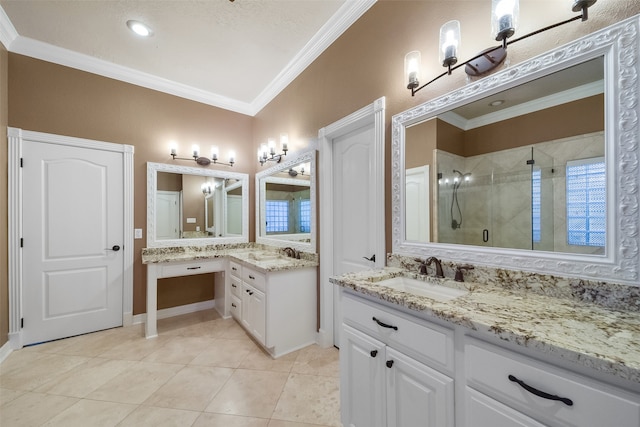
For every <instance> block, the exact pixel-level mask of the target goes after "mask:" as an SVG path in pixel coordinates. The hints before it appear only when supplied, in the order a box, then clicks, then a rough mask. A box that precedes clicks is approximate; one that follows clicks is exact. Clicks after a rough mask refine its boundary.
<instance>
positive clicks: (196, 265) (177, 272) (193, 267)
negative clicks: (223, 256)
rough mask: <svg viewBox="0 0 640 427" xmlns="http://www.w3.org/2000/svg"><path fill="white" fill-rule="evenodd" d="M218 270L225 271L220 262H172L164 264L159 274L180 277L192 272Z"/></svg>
mask: <svg viewBox="0 0 640 427" xmlns="http://www.w3.org/2000/svg"><path fill="white" fill-rule="evenodd" d="M216 271H224V268H222V265H221V263H220V262H216V261H214V262H211V261H205V262H187V263H171V264H167V265H163V266H162V269H161V271H160V274H159V275H158V278H161V277H178V276H190V275H192V274H203V273H214V272H216Z"/></svg>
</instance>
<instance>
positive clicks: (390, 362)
mask: <svg viewBox="0 0 640 427" xmlns="http://www.w3.org/2000/svg"><path fill="white" fill-rule="evenodd" d="M392 366H393V360H387V368H390V367H392Z"/></svg>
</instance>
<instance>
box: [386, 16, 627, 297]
mask: <svg viewBox="0 0 640 427" xmlns="http://www.w3.org/2000/svg"><path fill="white" fill-rule="evenodd" d="M639 23H640V19H639V18H638V17H634V18H631V19H628V20H626V21H623V22H620V23H618V24H616V25H613V26H611V27H608V28H606V29H603V30H600V31H598V32H596V33H593V34H590V35H588V36H586V37H583V38H582V39H579V40H576V41H575V42H573V43H570V44H568V45H565V46H562V47H559V48H557V49H554V50H552V51H549V52H547V53H545V54H543V55H540V56H538V57H535V58H532V59H531V60H529V61H526V62H524V63H522V64H519V65H516V66H513V67H510V68H509V69H506V70H503V71H501V72H499V73H496V74H494V75H492V76H490V77H487V78H484V79H481V80H478V81H477V82H473V83H469V84H468V85H467V86H465V87H464V88H461V89H459V90H456V91H453V92H451V93H449V94H447V95H444V96H442V97H440V98H437V99H434V100H432V101H428V102H426V103H424V104H421V105H419V106H417V107H414V108H412V109H410V110H407V111H404V112H402V113H400V114H397V115H395V116H394V117H393V119H392V186H393V188H394V189H397V191H394V193H393V199H392V214H393V230H392V238H393V252H394V253H398V254H404V255H415V256H423V257H424V256H437V257H441V258H442V259H445V260H448V261H453V262H459V263H472V264H476V265H486V266H491V267H498V268H500V267H503V268H508V269H516V270H525V271H532V272H538V273H543V274H556V275H562V276H579V277H584V278H591V279H595V280H606V281H612V282H617V283H627V284H634V285H638V284H639V283H640V282H639V269H640V268H639V267H640V256H639V252H638V250H639V249H638V248H639V246H640V240H639V235H638V228H639V222H640V216H639V213H638V190H639V188H640V182H639V181H640V171H639V168H638V160H639V158H640V149H639V148H638V144H639V140H640V136H639V135H640V128H639V124H638V116H639V110H640V101H639V89H638V88H639V84H640V82H639V81H638V76H639V75H640V60H639V58H638V51H639V49H638V43H639V42H638V27H639Z"/></svg>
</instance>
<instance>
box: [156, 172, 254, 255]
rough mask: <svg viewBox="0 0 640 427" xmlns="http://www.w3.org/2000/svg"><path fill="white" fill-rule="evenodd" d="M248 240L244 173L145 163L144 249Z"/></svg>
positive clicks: (247, 194) (247, 196) (247, 178)
mask: <svg viewBox="0 0 640 427" xmlns="http://www.w3.org/2000/svg"><path fill="white" fill-rule="evenodd" d="M248 241H249V175H247V174H245V173H236V172H226V171H219V170H213V169H204V168H192V167H187V166H177V165H168V164H165V163H151V162H149V163H147V246H148V247H151V248H153V247H169V246H204V245H213V244H228V243H246V242H248Z"/></svg>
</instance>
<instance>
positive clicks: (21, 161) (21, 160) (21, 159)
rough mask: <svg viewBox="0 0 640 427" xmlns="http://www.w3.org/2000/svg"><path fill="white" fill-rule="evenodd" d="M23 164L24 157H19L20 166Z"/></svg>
mask: <svg viewBox="0 0 640 427" xmlns="http://www.w3.org/2000/svg"><path fill="white" fill-rule="evenodd" d="M23 166H24V159H23V158H22V157H20V167H23Z"/></svg>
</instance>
